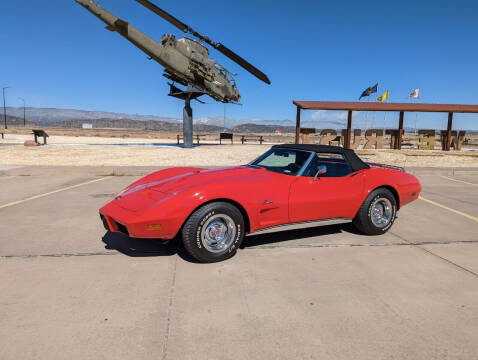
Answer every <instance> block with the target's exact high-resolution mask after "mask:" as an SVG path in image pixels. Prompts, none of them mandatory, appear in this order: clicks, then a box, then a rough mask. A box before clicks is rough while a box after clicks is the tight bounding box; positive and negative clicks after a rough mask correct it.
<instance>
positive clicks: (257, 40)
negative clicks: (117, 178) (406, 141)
mask: <svg viewBox="0 0 478 360" xmlns="http://www.w3.org/2000/svg"><path fill="white" fill-rule="evenodd" d="M155 2H156V4H158V5H159V6H161V7H163V8H164V9H165V10H167V11H168V12H170V13H172V14H174V15H175V16H176V17H178V18H180V19H181V20H182V21H184V22H185V23H187V24H189V25H190V26H191V27H193V28H194V29H196V30H198V31H199V32H201V33H203V34H206V35H208V36H210V37H211V38H213V39H214V40H216V41H220V42H222V43H224V44H225V45H226V46H228V47H229V48H231V49H233V50H235V51H236V52H237V53H239V54H240V55H241V56H243V57H244V58H246V59H247V60H249V61H250V62H251V63H253V64H254V65H256V66H257V67H259V68H260V69H261V70H263V71H264V72H265V73H266V74H267V75H268V76H269V78H270V79H271V81H272V85H270V86H268V85H266V84H263V83H262V82H260V81H258V80H257V79H256V78H255V77H253V76H252V75H250V74H248V73H247V72H246V71H245V70H243V69H242V68H240V67H239V66H237V65H235V64H234V63H232V62H231V61H230V60H228V59H227V58H225V57H224V56H222V55H221V54H219V53H217V52H215V51H212V57H213V58H214V59H216V60H218V61H219V62H220V63H221V64H223V65H224V66H226V67H227V68H228V69H229V70H231V71H232V72H237V73H239V76H238V77H237V78H236V80H237V83H238V86H239V90H240V91H241V94H242V97H243V105H242V106H236V105H227V107H226V111H227V117H230V118H236V119H244V118H248V119H263V120H266V119H277V120H283V119H294V118H295V107H294V106H293V105H292V100H293V99H300V100H347V101H354V100H357V99H358V96H359V95H360V93H361V92H362V91H363V90H364V89H365V88H366V87H368V86H370V85H374V84H375V83H376V82H379V92H382V91H385V90H387V89H389V90H390V96H391V101H400V102H403V101H406V100H405V98H406V96H407V95H408V94H409V93H410V92H411V91H412V90H413V89H414V88H416V87H420V88H421V89H422V99H421V101H422V102H436V103H465V104H466V103H469V104H477V103H478V81H477V79H478V67H477V63H478V43H477V41H476V39H478V25H477V22H476V20H477V15H476V14H477V13H478V2H477V1H466V0H464V1H451V0H450V1H443V0H440V1H436V0H435V1H425V0H424V1H419V0H418V1H407V2H403V1H400V2H399V1H388V2H387V1H365V0H364V1H337V0H336V1H301V0H298V1H294V2H290V1H282V0H275V1H272V0H263V1H258V0H256V1H253V0H242V1H235V2H229V1H228V2H224V1H216V0H209V1H207V2H199V1H189V0H183V1H173V0H161V1H159V0H155ZM100 5H102V6H103V7H105V8H107V9H108V10H110V11H112V12H113V13H115V14H116V15H118V16H120V17H122V18H124V19H125V20H127V21H129V22H130V24H131V25H133V26H136V27H137V28H139V29H140V30H142V31H144V32H146V33H147V34H149V35H151V36H152V37H154V38H155V39H158V40H159V39H160V38H161V36H162V34H164V33H174V34H176V35H180V31H179V30H177V29H176V28H174V27H173V26H172V25H170V24H169V23H167V22H165V21H163V20H162V19H160V18H159V17H157V16H156V15H154V14H153V13H151V12H149V11H148V10H147V9H145V8H143V7H142V6H141V5H139V4H138V3H136V2H135V1H133V0H102V1H100ZM0 23H1V24H2V25H3V29H6V31H2V32H1V33H0V53H1V54H2V55H1V56H0V86H12V89H9V90H8V92H7V96H8V97H7V101H8V104H9V105H12V106H19V105H20V103H21V102H20V100H18V97H19V96H21V97H25V98H26V99H27V102H28V104H29V105H31V106H38V107H59V108H75V109H84V110H105V111H115V112H126V113H140V114H154V115H160V116H170V117H180V116H181V114H182V104H181V103H180V101H177V100H175V99H173V98H170V97H168V96H166V94H167V92H168V87H167V85H166V79H164V78H163V77H162V76H161V74H162V68H161V66H160V65H159V64H157V63H155V62H153V61H148V60H147V58H146V56H145V55H144V54H143V53H142V52H141V51H140V50H138V49H137V48H135V47H134V46H133V45H131V44H129V43H128V42H127V41H126V40H124V39H123V38H121V37H120V36H119V35H118V34H115V33H111V32H109V31H106V30H104V25H103V23H102V22H100V21H99V20H98V19H97V18H95V17H94V16H92V15H91V14H90V13H88V12H87V11H86V10H84V9H83V8H82V7H80V6H79V5H78V4H76V3H75V2H74V1H73V0H50V1H2V2H1V5H0ZM205 99H206V98H205ZM206 101H207V103H208V104H207V105H199V104H197V105H194V116H195V117H203V116H222V115H223V111H224V105H223V104H218V103H215V102H214V101H213V100H212V99H210V98H207V99H206ZM304 116H305V118H306V119H310V118H314V119H317V121H320V119H324V118H330V119H336V118H340V117H341V116H342V115H341V114H339V113H335V112H330V113H326V114H314V113H313V112H308V113H306V114H305V115H304ZM358 116H363V114H359V115H358ZM382 116H383V115H380V114H377V117H378V118H380V117H382ZM396 117H397V116H396V114H390V115H388V118H389V119H390V120H389V121H391V122H393V121H395V120H394V119H396ZM412 119H413V120H414V119H415V115H413V114H412V115H409V118H408V119H406V120H405V122H406V124H405V125H407V122H409V123H408V125H409V126H411V125H412V123H413V121H412ZM432 121H434V122H432ZM432 124H434V126H433V127H444V126H445V124H446V114H436V115H429V114H428V115H423V114H420V122H419V127H429V126H432ZM455 125H456V127H457V128H469V129H478V116H475V115H471V116H470V115H457V116H456V121H455ZM317 126H318V127H320V124H319V123H318V125H317Z"/></svg>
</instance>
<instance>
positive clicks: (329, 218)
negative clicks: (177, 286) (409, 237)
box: [100, 145, 421, 262]
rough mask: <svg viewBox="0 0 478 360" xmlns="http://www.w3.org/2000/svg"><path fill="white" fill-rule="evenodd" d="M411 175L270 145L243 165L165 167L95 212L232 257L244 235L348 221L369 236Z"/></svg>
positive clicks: (335, 152)
mask: <svg viewBox="0 0 478 360" xmlns="http://www.w3.org/2000/svg"><path fill="white" fill-rule="evenodd" d="M420 191H421V186H420V183H419V181H418V180H417V178H415V177H414V176H413V175H411V174H408V173H406V172H405V171H404V170H403V169H402V168H398V167H392V166H387V165H380V164H370V163H365V162H363V161H362V160H361V159H360V158H359V157H358V156H357V155H356V154H355V152H354V151H353V150H347V149H343V148H341V147H335V146H323V145H275V146H273V147H272V148H271V149H270V150H269V151H267V152H266V153H265V154H263V155H261V156H260V157H258V158H257V159H256V160H254V161H252V162H251V163H249V164H247V165H242V166H235V167H228V168H223V169H202V168H194V167H181V168H170V169H165V170H160V171H157V172H154V173H152V174H150V175H148V176H146V177H144V178H142V179H140V180H138V181H136V182H134V183H133V184H131V185H129V186H128V187H126V188H125V189H124V190H123V191H121V192H120V193H119V194H118V195H117V196H116V197H115V198H114V199H113V200H112V201H111V202H109V203H108V204H106V205H105V206H103V207H102V208H101V209H100V216H101V219H102V221H103V224H104V226H105V228H106V229H107V230H109V231H112V232H120V233H124V234H126V235H128V236H131V237H135V238H154V239H163V240H170V239H173V238H175V237H176V236H177V235H180V236H181V237H182V241H183V243H184V246H185V248H186V249H187V251H188V252H189V253H190V254H191V255H192V256H193V257H195V258H196V259H197V260H199V261H201V262H215V261H221V260H224V259H227V258H230V257H231V256H233V255H234V254H235V253H236V251H237V249H238V248H239V246H240V245H241V242H242V240H243V238H244V236H245V235H247V234H254V233H258V232H259V231H275V230H280V229H284V228H290V227H292V226H297V225H298V224H299V225H300V226H304V225H305V226H307V225H310V226H317V225H318V224H321V223H322V224H330V223H337V222H347V221H349V222H350V221H352V222H353V224H354V225H355V227H356V228H357V229H358V230H359V231H361V232H363V233H365V234H369V235H380V234H383V233H385V232H386V231H387V230H388V229H390V227H391V226H392V224H393V222H394V220H395V217H396V213H397V211H398V210H399V209H400V208H401V207H403V206H404V205H406V204H408V203H409V202H411V201H413V200H416V199H417V198H418V196H419V193H420Z"/></svg>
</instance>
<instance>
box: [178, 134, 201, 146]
mask: <svg viewBox="0 0 478 360" xmlns="http://www.w3.org/2000/svg"><path fill="white" fill-rule="evenodd" d="M193 137H195V138H196V143H197V144H198V145H199V140H200V139H201V138H205V137H206V135H198V134H196V135H193ZM177 139H178V145H179V142H180V141H181V140H184V135H177Z"/></svg>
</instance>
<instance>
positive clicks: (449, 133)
mask: <svg viewBox="0 0 478 360" xmlns="http://www.w3.org/2000/svg"><path fill="white" fill-rule="evenodd" d="M452 124H453V113H452V112H449V113H448V126H447V128H446V130H447V133H446V149H445V150H446V151H450V145H451V128H452Z"/></svg>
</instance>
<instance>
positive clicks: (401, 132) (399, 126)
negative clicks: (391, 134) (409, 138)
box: [397, 111, 404, 150]
mask: <svg viewBox="0 0 478 360" xmlns="http://www.w3.org/2000/svg"><path fill="white" fill-rule="evenodd" d="M403 114H404V113H403V111H400V118H399V120H398V141H397V149H398V150H401V149H402V134H403Z"/></svg>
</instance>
